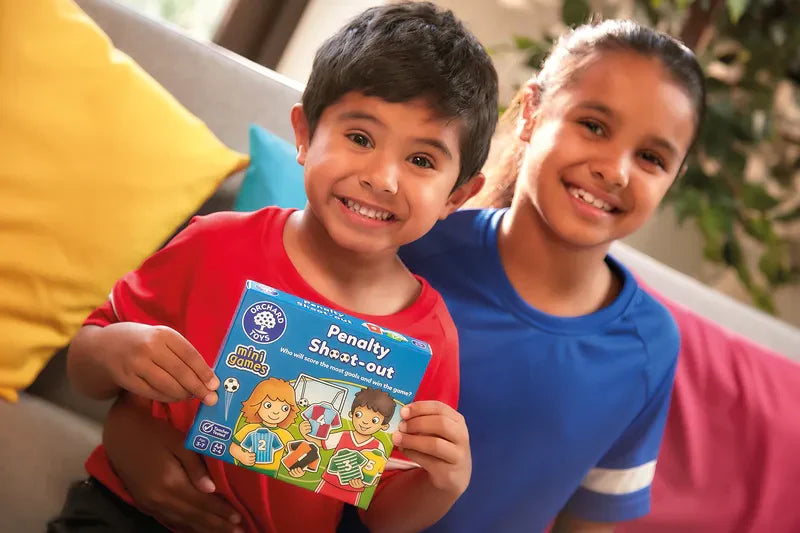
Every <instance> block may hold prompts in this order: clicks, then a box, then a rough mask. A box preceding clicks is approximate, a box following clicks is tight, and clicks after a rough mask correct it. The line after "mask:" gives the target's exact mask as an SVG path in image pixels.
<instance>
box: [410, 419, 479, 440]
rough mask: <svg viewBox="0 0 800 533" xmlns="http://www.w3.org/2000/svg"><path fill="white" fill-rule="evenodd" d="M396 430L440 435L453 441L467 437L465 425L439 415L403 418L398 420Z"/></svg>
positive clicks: (466, 438)
mask: <svg viewBox="0 0 800 533" xmlns="http://www.w3.org/2000/svg"><path fill="white" fill-rule="evenodd" d="M398 430H399V431H400V432H401V433H413V434H415V435H430V436H434V437H441V438H443V439H445V440H447V441H450V442H453V443H459V442H462V441H466V440H468V439H469V434H468V433H467V428H466V426H465V425H463V424H459V423H458V422H456V421H454V420H453V419H451V418H447V417H446V416H441V415H423V416H415V417H413V418H409V419H408V420H403V421H402V422H400V425H399V427H398Z"/></svg>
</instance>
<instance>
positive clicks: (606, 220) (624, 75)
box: [521, 52, 695, 247]
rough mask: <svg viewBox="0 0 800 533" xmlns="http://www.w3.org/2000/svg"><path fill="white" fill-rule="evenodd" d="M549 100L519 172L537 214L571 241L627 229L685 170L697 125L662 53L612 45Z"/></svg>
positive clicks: (536, 119)
mask: <svg viewBox="0 0 800 533" xmlns="http://www.w3.org/2000/svg"><path fill="white" fill-rule="evenodd" d="M545 99H546V100H545V103H544V105H543V106H542V107H541V108H538V109H537V108H536V104H533V109H534V110H535V112H534V113H531V114H529V119H528V122H527V123H526V127H527V128H528V129H527V130H526V129H525V128H523V129H522V130H521V131H522V133H521V136H522V137H523V139H524V140H527V141H528V143H529V144H528V146H527V151H526V156H525V157H526V159H525V160H524V165H523V174H522V176H521V179H524V180H525V183H524V184H523V186H524V187H525V188H527V189H528V191H527V193H528V195H529V196H530V198H531V200H532V201H533V204H534V206H535V209H536V210H537V211H538V213H539V218H540V219H541V220H542V221H543V222H544V224H545V227H547V228H549V231H551V232H553V233H555V234H556V235H557V236H558V237H559V238H560V240H563V241H565V242H567V243H570V244H571V245H575V246H581V247H583V246H596V245H604V244H608V243H610V242H611V241H613V240H615V239H619V238H622V237H625V236H627V235H629V234H630V233H632V232H633V231H635V230H636V229H638V228H639V227H640V226H641V225H642V224H644V222H645V221H646V220H647V219H648V218H649V217H650V215H651V214H652V213H653V211H654V210H655V208H656V207H657V206H658V204H659V203H660V201H661V199H662V198H663V196H664V194H665V193H666V192H667V189H668V188H669V186H670V185H671V184H672V182H673V181H674V179H675V177H676V175H677V174H678V172H679V170H680V168H679V167H680V165H681V162H682V161H683V157H684V155H685V153H686V151H687V150H688V147H689V144H690V142H691V138H692V135H693V131H694V120H695V117H694V110H693V108H692V103H691V101H690V99H689V97H688V96H687V94H686V93H685V92H684V91H683V90H682V89H681V88H680V86H679V85H677V84H676V83H675V82H674V81H672V80H671V79H670V78H669V76H668V74H667V71H666V70H665V69H664V67H663V66H662V65H661V63H660V62H659V60H657V59H653V58H648V57H643V56H641V55H638V54H634V53H625V52H606V53H601V55H599V56H598V57H596V58H594V59H593V60H592V61H591V63H590V64H589V65H588V66H586V67H585V69H584V70H583V71H582V72H581V73H580V75H579V77H578V79H577V81H575V82H573V83H571V84H570V85H568V86H565V87H562V88H560V89H559V90H557V91H556V92H555V93H554V94H551V95H547V96H545ZM526 134H527V137H525V135H526Z"/></svg>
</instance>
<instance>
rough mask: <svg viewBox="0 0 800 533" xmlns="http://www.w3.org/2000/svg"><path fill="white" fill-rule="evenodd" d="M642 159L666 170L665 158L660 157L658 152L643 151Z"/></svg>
mask: <svg viewBox="0 0 800 533" xmlns="http://www.w3.org/2000/svg"><path fill="white" fill-rule="evenodd" d="M642 159H644V160H645V161H647V162H648V163H652V164H654V165H656V166H658V167H659V168H661V169H662V170H666V164H665V163H664V160H663V159H661V157H659V155H658V154H654V153H653V152H642Z"/></svg>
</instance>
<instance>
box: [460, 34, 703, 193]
mask: <svg viewBox="0 0 800 533" xmlns="http://www.w3.org/2000/svg"><path fill="white" fill-rule="evenodd" d="M599 52H635V53H637V54H641V55H643V56H646V57H653V58H657V59H658V60H660V61H661V63H662V65H664V67H665V69H666V71H667V72H668V73H669V75H670V76H671V77H672V79H673V80H674V81H675V83H677V84H678V85H679V86H680V87H681V88H683V90H684V91H685V92H686V94H687V96H688V97H689V99H690V100H691V101H692V104H693V107H694V111H695V127H694V134H693V137H692V142H691V144H690V149H691V146H692V145H693V144H694V142H695V140H696V139H697V135H698V132H699V130H700V124H701V123H702V120H703V115H704V114H705V102H706V89H705V77H704V75H703V70H702V68H701V67H700V65H699V63H698V62H697V58H696V57H695V55H694V53H693V52H692V51H691V50H690V49H689V48H688V47H687V46H686V45H684V44H683V43H681V42H680V41H678V40H677V39H675V38H674V37H671V36H669V35H666V34H664V33H660V32H658V31H656V30H653V29H651V28H648V27H646V26H642V25H640V24H637V23H636V22H633V21H630V20H606V21H603V22H600V23H597V24H585V25H583V26H578V27H577V28H575V29H574V30H572V31H570V32H569V33H567V34H565V35H563V36H562V37H561V38H559V40H558V41H557V42H556V43H555V44H554V45H553V48H552V50H551V51H550V54H549V55H548V56H547V59H545V61H544V63H543V64H542V68H541V70H540V71H539V73H538V74H537V76H536V78H535V79H536V82H537V84H538V86H539V91H540V93H539V98H540V102H545V101H546V100H547V99H548V98H549V97H550V96H552V95H553V94H555V93H556V92H558V91H559V90H560V89H562V88H564V87H568V86H569V85H570V84H571V83H574V82H575V81H576V80H577V79H578V78H579V76H580V74H581V72H582V71H583V70H584V69H585V68H586V67H587V66H588V65H589V64H590V63H591V62H592V61H593V60H594V59H595V58H596V57H597V53H599ZM522 93H523V91H522V90H520V91H519V92H518V93H517V95H516V96H515V97H514V99H513V101H512V103H511V105H510V106H509V107H508V109H507V110H506V112H505V113H503V116H502V118H501V119H500V122H501V123H500V127H499V128H498V131H497V134H496V135H495V138H494V141H493V146H492V156H491V157H490V159H491V162H490V164H488V165H487V168H486V169H485V174H486V176H487V183H486V186H485V187H484V188H483V190H482V191H481V193H480V194H479V195H478V196H476V197H475V198H474V199H473V200H472V201H471V202H470V205H472V206H476V207H506V206H508V205H510V204H511V198H512V196H513V194H514V185H515V183H516V179H517V174H518V172H519V168H520V164H521V160H522V152H523V149H524V147H523V145H522V143H521V142H520V141H519V140H518V139H515V130H516V124H517V121H518V119H519V114H520V111H521V107H522Z"/></svg>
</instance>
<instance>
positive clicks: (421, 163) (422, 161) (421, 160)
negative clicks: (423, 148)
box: [409, 155, 433, 168]
mask: <svg viewBox="0 0 800 533" xmlns="http://www.w3.org/2000/svg"><path fill="white" fill-rule="evenodd" d="M409 161H410V162H411V164H412V165H414V166H417V167H419V168H433V162H432V161H431V160H430V159H428V158H427V157H425V156H423V155H412V156H411V157H410V158H409Z"/></svg>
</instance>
